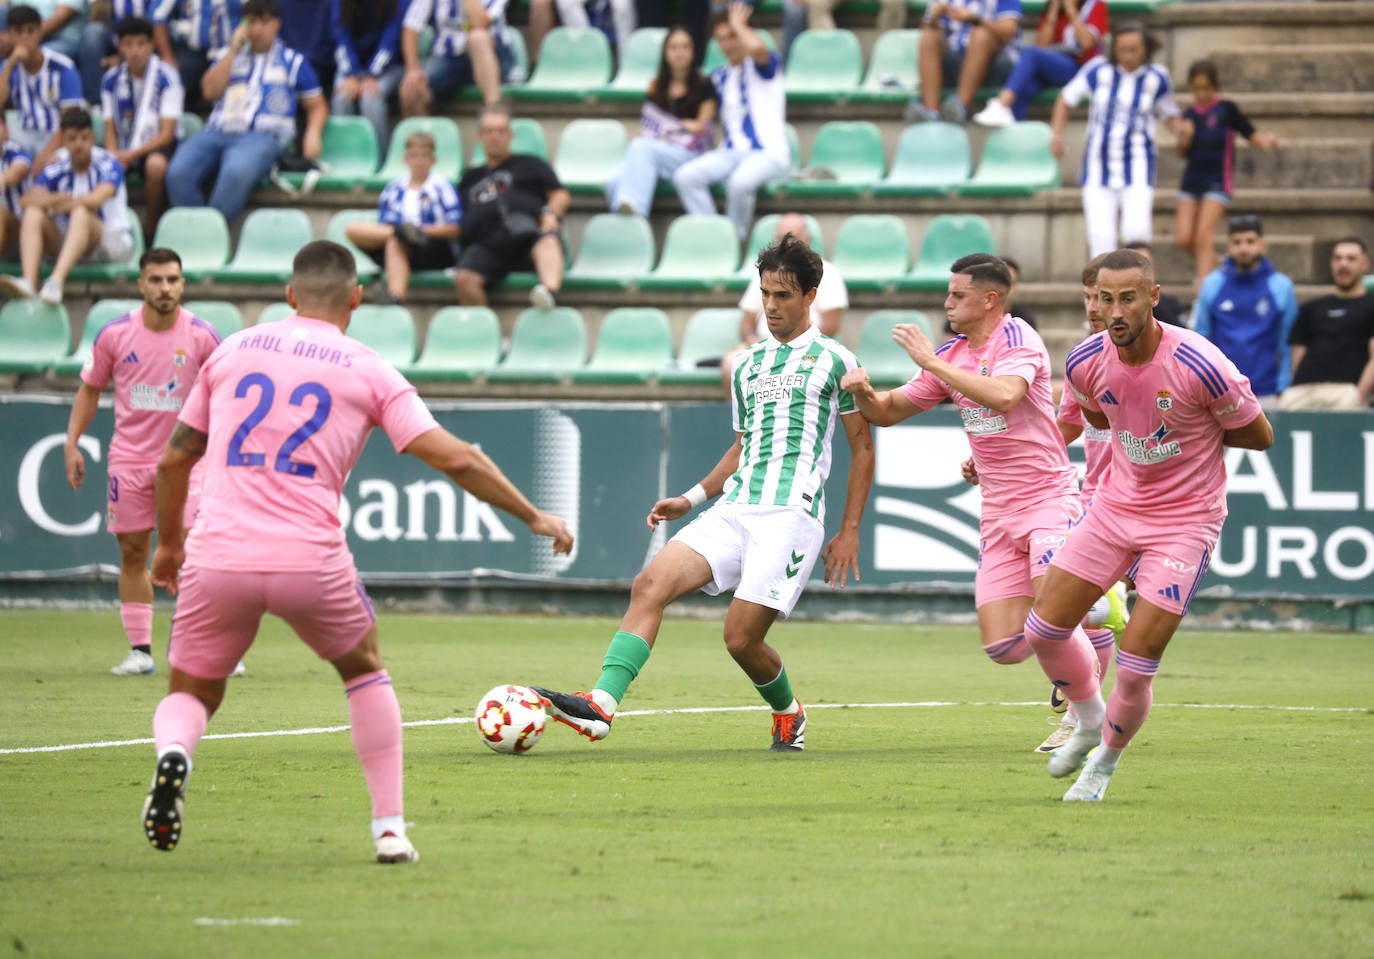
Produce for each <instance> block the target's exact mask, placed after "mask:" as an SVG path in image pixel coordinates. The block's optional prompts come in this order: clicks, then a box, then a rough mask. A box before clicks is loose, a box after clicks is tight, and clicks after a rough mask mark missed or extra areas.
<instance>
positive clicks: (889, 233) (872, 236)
mask: <svg viewBox="0 0 1374 959" xmlns="http://www.w3.org/2000/svg"><path fill="white" fill-rule="evenodd" d="M832 260H833V261H834V263H835V267H836V268H837V269H838V270H839V271H840V275H841V276H843V277H844V282H845V284H846V285H847V286H848V287H849V288H850V289H851V290H854V289H863V290H891V289H895V288H896V283H897V280H898V279H899V278H900V277H901V276H902V275H903V274H905V273H906V271H907V270H908V269H909V268H910V267H911V247H910V244H909V243H908V242H907V237H906V225H905V224H903V223H902V221H901V219H900V218H899V217H896V216H894V215H892V214H890V213H864V214H858V215H856V216H851V217H849V218H848V219H847V220H845V221H844V223H843V225H841V227H840V232H839V235H837V236H836V237H835V255H834V256H833V257H832Z"/></svg>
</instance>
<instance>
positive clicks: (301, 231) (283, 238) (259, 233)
mask: <svg viewBox="0 0 1374 959" xmlns="http://www.w3.org/2000/svg"><path fill="white" fill-rule="evenodd" d="M313 239H315V236H314V233H313V232H312V231H311V229H310V217H309V216H308V215H307V214H306V212H305V211H304V210H297V209H294V208H290V207H287V208H274V207H259V208H258V209H256V210H253V211H251V212H250V213H249V214H248V216H247V217H246V218H245V219H244V221H243V229H242V230H241V231H240V232H239V245H238V249H236V250H235V251H234V258H233V259H232V260H230V261H229V262H228V263H226V264H225V265H224V266H222V267H220V268H219V269H217V270H215V271H214V276H215V279H216V280H217V281H219V282H222V283H234V282H238V283H274V282H279V281H280V282H284V281H285V280H286V279H287V278H288V277H290V276H291V261H292V259H293V258H294V257H295V256H296V251H297V250H299V249H300V248H301V247H303V246H305V244H307V243H309V242H310V241H311V240H313Z"/></svg>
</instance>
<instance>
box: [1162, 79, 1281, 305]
mask: <svg viewBox="0 0 1374 959" xmlns="http://www.w3.org/2000/svg"><path fill="white" fill-rule="evenodd" d="M1188 86H1189V87H1190V88H1191V89H1192V91H1193V104H1192V106H1190V107H1189V108H1188V109H1186V110H1184V111H1183V121H1182V122H1181V123H1180V124H1179V130H1178V143H1177V144H1176V148H1177V150H1178V155H1179V156H1181V157H1184V158H1186V159H1187V161H1188V162H1187V164H1186V165H1185V166H1184V168H1183V182H1182V183H1180V184H1179V187H1178V212H1177V213H1176V214H1175V216H1176V217H1177V220H1176V230H1177V233H1178V245H1179V246H1180V247H1182V248H1183V252H1185V253H1188V254H1190V255H1191V256H1192V257H1193V262H1194V276H1195V277H1196V279H1195V283H1201V282H1202V280H1203V278H1204V277H1205V276H1207V274H1209V273H1211V272H1212V269H1213V268H1214V267H1215V266H1216V264H1217V252H1216V247H1215V246H1214V242H1215V241H1214V237H1215V236H1216V233H1217V224H1218V223H1220V222H1221V217H1222V214H1224V213H1225V212H1226V208H1227V207H1228V206H1230V204H1231V170H1232V167H1233V166H1234V165H1235V156H1234V151H1235V135H1236V134H1237V133H1239V134H1240V135H1241V136H1243V137H1245V139H1247V140H1249V141H1250V142H1251V143H1252V144H1254V145H1255V146H1257V147H1259V148H1260V149H1261V150H1276V149H1278V146H1279V140H1278V137H1276V136H1274V134H1272V133H1267V132H1265V131H1264V130H1256V129H1255V126H1254V124H1252V123H1251V122H1250V121H1249V119H1247V118H1246V116H1245V114H1243V113H1241V112H1240V107H1238V106H1236V105H1235V103H1233V102H1232V101H1230V100H1223V99H1222V98H1221V96H1220V93H1221V84H1220V82H1219V81H1218V80H1217V67H1216V64H1215V63H1212V62H1211V61H1210V60H1199V61H1197V62H1196V63H1194V64H1193V65H1192V66H1190V67H1189V68H1188Z"/></svg>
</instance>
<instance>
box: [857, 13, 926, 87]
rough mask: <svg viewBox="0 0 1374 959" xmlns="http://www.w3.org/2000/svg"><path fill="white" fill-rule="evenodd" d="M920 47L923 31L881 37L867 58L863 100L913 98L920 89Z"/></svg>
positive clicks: (893, 32)
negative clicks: (918, 73)
mask: <svg viewBox="0 0 1374 959" xmlns="http://www.w3.org/2000/svg"><path fill="white" fill-rule="evenodd" d="M920 44H921V31H920V30H886V31H884V32H883V33H880V34H879V35H878V38H877V39H876V40H874V41H873V52H872V53H871V54H870V55H869V58H868V72H867V73H866V74H865V75H864V82H863V92H862V96H863V97H864V98H865V99H882V100H887V99H891V100H905V99H907V98H908V97H910V96H912V95H913V94H914V93H915V92H916V91H917V89H919V87H920V78H919V76H918V75H917V72H916V50H917V49H918V48H919V47H920ZM884 81H888V82H884ZM892 81H895V84H894V83H892Z"/></svg>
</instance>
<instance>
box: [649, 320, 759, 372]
mask: <svg viewBox="0 0 1374 959" xmlns="http://www.w3.org/2000/svg"><path fill="white" fill-rule="evenodd" d="M739 316H740V311H739V310H738V309H736V308H734V307H712V308H709V309H705V310H697V311H696V312H695V313H693V314H692V316H691V318H689V319H688V320H687V329H686V330H685V331H684V332H683V334H682V345H681V346H680V347H678V351H677V362H676V364H675V365H674V366H673V367H672V368H671V369H667V370H664V371H663V372H661V373H660V374H659V375H658V380H659V382H660V383H698V384H705V383H716V382H719V380H720V366H719V364H716V365H714V366H701V365H700V364H701V362H702V361H703V360H708V361H709V360H719V359H720V358H721V357H723V356H724V355H725V354H726V353H728V352H730V350H731V349H732V348H733V347H735V346H737V345H738V344H739Z"/></svg>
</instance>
